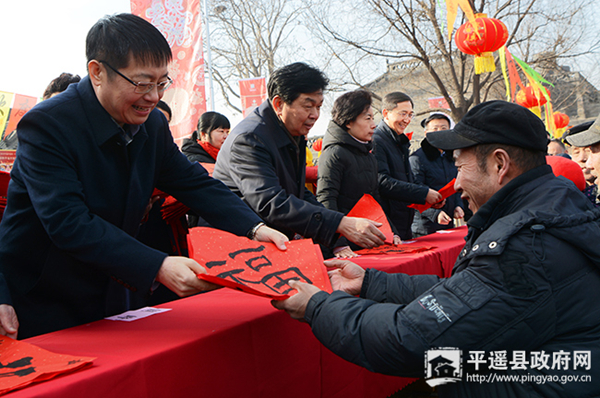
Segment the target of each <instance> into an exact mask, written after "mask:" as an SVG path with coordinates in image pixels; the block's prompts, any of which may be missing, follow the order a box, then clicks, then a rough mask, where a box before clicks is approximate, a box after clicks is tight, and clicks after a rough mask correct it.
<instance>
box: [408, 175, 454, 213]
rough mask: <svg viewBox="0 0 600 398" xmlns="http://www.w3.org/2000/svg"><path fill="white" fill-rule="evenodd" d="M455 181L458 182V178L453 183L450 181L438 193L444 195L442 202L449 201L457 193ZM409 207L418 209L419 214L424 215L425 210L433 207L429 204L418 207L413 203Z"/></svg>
mask: <svg viewBox="0 0 600 398" xmlns="http://www.w3.org/2000/svg"><path fill="white" fill-rule="evenodd" d="M455 181H456V178H453V179H452V181H450V182H449V183H448V184H446V185H444V187H443V188H442V189H440V190H439V191H438V192H439V193H440V194H441V195H442V200H444V199H448V198H449V197H450V196H452V195H454V194H455V193H456V190H455V189H454V182H455ZM408 207H410V208H412V209H416V210H417V211H418V212H419V213H423V212H424V211H425V210H427V209H429V208H430V207H431V205H430V204H429V203H425V204H424V205H417V204H414V203H413V204H412V205H409V206H408Z"/></svg>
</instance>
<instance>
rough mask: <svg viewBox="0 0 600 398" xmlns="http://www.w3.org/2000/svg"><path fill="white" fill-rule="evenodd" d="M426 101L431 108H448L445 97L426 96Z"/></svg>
mask: <svg viewBox="0 0 600 398" xmlns="http://www.w3.org/2000/svg"><path fill="white" fill-rule="evenodd" d="M427 102H428V103H429V108H431V109H438V108H442V109H448V110H450V105H448V101H446V98H444V97H434V98H428V99H427Z"/></svg>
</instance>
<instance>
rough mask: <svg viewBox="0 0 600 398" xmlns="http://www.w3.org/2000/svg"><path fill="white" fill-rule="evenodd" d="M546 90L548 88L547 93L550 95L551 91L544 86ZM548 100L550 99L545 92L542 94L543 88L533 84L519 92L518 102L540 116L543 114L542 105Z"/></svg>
mask: <svg viewBox="0 0 600 398" xmlns="http://www.w3.org/2000/svg"><path fill="white" fill-rule="evenodd" d="M544 90H546V94H547V95H548V97H550V91H548V89H547V88H544ZM546 102H548V100H547V99H546V97H545V96H544V94H542V92H541V90H539V89H536V88H533V87H531V86H527V87H525V90H521V91H519V92H518V93H517V104H519V105H521V106H524V107H525V108H528V109H529V110H530V111H532V112H533V113H535V114H536V115H537V116H538V117H541V115H542V110H541V109H540V107H541V106H542V105H544V104H545V103H546Z"/></svg>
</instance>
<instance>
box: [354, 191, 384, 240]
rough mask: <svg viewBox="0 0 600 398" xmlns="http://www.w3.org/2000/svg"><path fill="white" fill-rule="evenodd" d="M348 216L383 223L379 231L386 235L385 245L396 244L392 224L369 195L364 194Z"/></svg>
mask: <svg viewBox="0 0 600 398" xmlns="http://www.w3.org/2000/svg"><path fill="white" fill-rule="evenodd" d="M347 216H348V217H361V218H368V219H369V220H373V221H377V222H380V223H382V224H383V225H382V226H381V227H379V229H380V230H381V232H383V234H384V235H385V243H389V244H393V243H394V233H393V232H392V227H390V223H389V221H388V219H387V217H386V215H385V213H384V212H383V209H382V208H381V206H380V205H379V203H377V201H376V200H375V199H374V198H373V197H372V196H371V195H369V194H368V193H366V194H364V195H363V197H362V198H360V200H359V201H358V202H356V204H355V205H354V207H353V208H352V210H350V212H349V213H348V214H347Z"/></svg>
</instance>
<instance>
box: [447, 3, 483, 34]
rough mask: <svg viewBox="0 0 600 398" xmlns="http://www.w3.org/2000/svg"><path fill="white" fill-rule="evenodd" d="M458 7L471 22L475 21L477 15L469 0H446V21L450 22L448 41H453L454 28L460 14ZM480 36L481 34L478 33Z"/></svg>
mask: <svg viewBox="0 0 600 398" xmlns="http://www.w3.org/2000/svg"><path fill="white" fill-rule="evenodd" d="M458 7H460V8H461V10H463V12H464V13H465V16H466V17H467V20H468V21H469V22H473V21H475V14H474V13H473V8H472V7H471V3H470V2H469V0H446V19H447V20H448V40H451V39H452V28H453V27H454V21H455V20H456V14H457V13H458ZM476 34H477V35H479V33H476Z"/></svg>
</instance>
